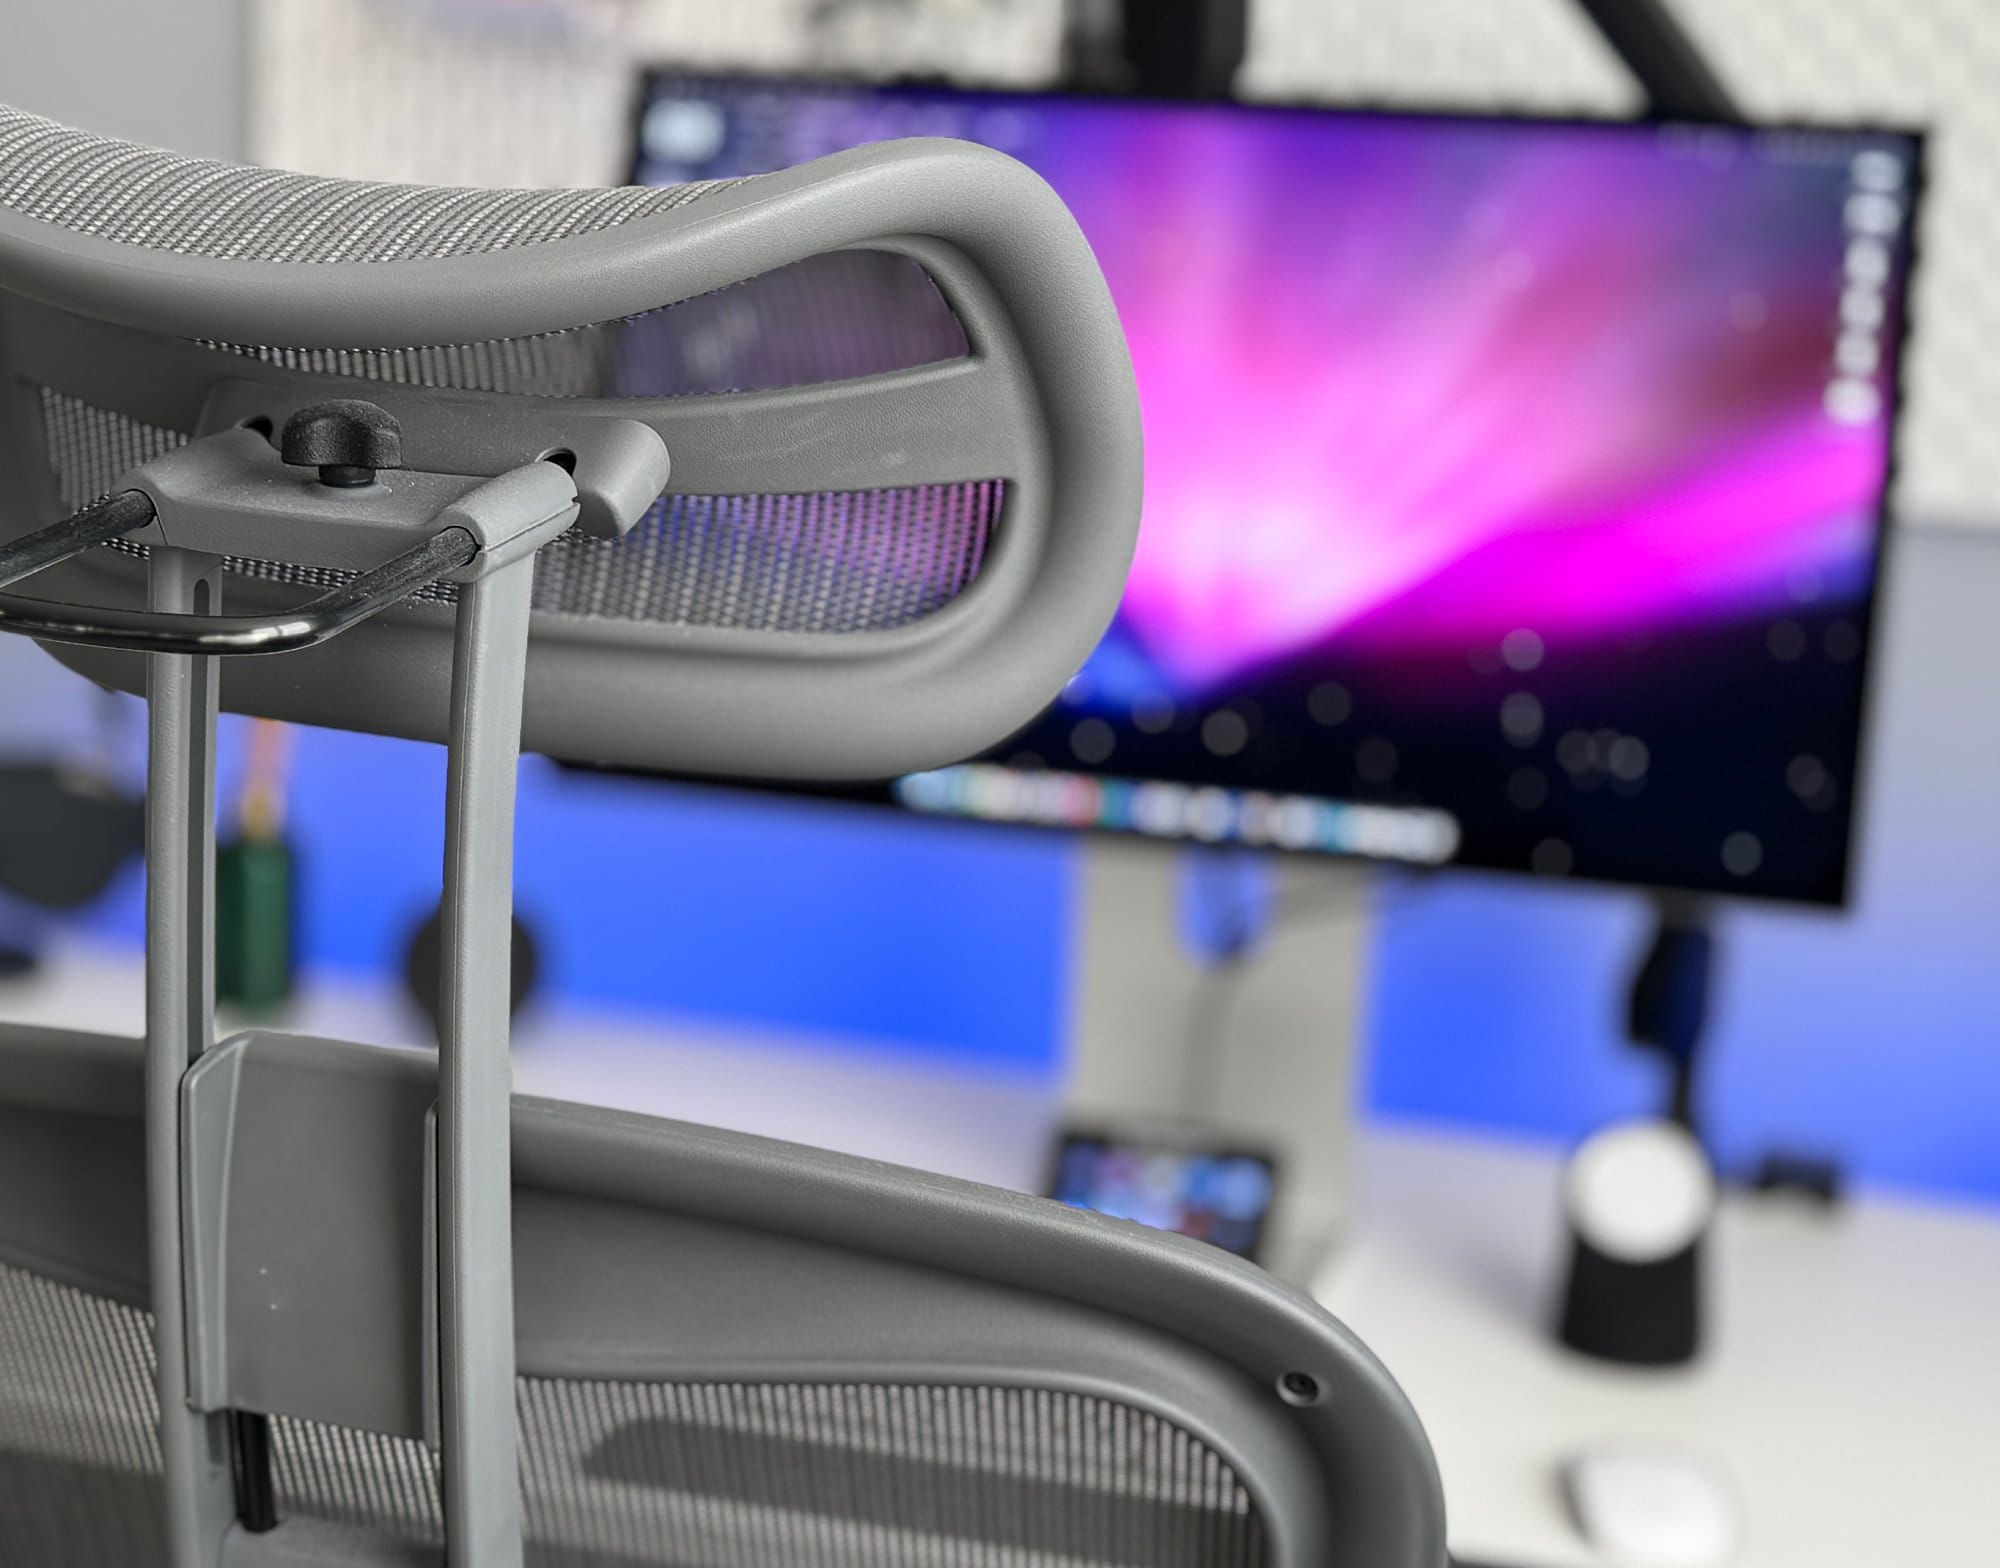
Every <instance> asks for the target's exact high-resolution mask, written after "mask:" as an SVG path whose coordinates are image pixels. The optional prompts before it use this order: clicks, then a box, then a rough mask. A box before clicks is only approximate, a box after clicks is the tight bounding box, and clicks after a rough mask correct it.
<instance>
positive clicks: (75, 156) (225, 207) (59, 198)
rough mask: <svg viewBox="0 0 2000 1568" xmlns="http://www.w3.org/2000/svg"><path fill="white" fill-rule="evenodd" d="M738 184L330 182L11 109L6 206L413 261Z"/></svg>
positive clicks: (575, 226) (179, 247)
mask: <svg viewBox="0 0 2000 1568" xmlns="http://www.w3.org/2000/svg"><path fill="white" fill-rule="evenodd" d="M736 183H739V182H737V181H706V182H702V183H699V184H693V185H677V186H670V187H666V188H663V189H647V188H644V187H637V186H633V187H624V188H613V189H606V190H536V191H521V190H460V189H454V188H452V187H449V186H432V185H378V184H366V183H360V182H355V181H350V180H329V179H320V178H318V177H316V176H313V175H306V174H287V173H285V172H283V171H281V170H275V169H259V168H253V167H248V166H244V165H238V164H229V163H213V162H210V161H208V160H207V159H203V158H184V157H181V156H179V155H178V154H175V153H170V152H162V151H160V150H159V149H157V148H153V147H142V146H139V145H137V144H136V143H133V142H121V141H115V140H112V139H111V138H109V137H103V136H93V135H91V134H89V133H88V132H86V131H78V130H73V129H71V128H70V127H69V126H66V125H59V124H57V123H56V122H55V121H53V120H44V119H42V118H41V117H39V116H37V115H32V114H24V113H22V112H21V111H20V110H18V109H9V108H5V107H0V207H4V208H9V209H11V210H12V211H15V212H18V213H20V214H21V215H22V216H23V217H27V218H33V219H35V220H37V221H39V222H42V223H51V224H56V225H58V226H60V227H62V228H66V229H70V230H73V231H74V232H76V233H79V234H89V235H94V236H96V237H97V238H99V239H107V240H116V241H120V242H122V243H125V244H130V245H145V246H149V247H151V248H153V249H155V250H166V251H174V252H176V253H179V254H181V255H188V256H208V257H214V258H217V259H224V260H235V261H271V262H285V261H290V262H325V261H410V260H420V259H435V258H438V257H443V256H463V255H470V254H474V253H479V252H486V251H496V250H508V249H512V248H513V247H515V246H519V245H535V244H540V243H543V242H545V241H548V240H559V239H565V238H568V237H569V236H572V235H577V234H589V233H592V232H595V231H596V230H599V229H608V228H612V227H615V226H616V225H618V224H621V223H629V222H631V221H632V220H633V219H635V218H646V217H651V216H653V215H655V214H657V213H661V212H668V211H671V210H672V209H674V208H676V207H684V206H686V205H687V204H688V203H690V202H693V201H698V200H700V199H701V198H702V197H703V196H706V195H709V194H710V193H712V192H714V191H717V190H722V189H726V188H727V187H728V186H729V185H732V184H736Z"/></svg>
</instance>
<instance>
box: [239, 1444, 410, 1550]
mask: <svg viewBox="0 0 2000 1568" xmlns="http://www.w3.org/2000/svg"><path fill="white" fill-rule="evenodd" d="M271 1482H272V1489H273V1491H274V1493H275V1494H276V1497H277V1504H278V1517H279V1518H280V1519H292V1518H298V1517H304V1518H309V1519H324V1520H328V1521H330V1522H332V1523H334V1524H345V1525H356V1526H360V1527H362V1528H365V1529H368V1530H370V1531H373V1532H375V1533H378V1534H383V1535H390V1536H394V1537H395V1538H397V1539H398V1540H403V1541H413V1542H416V1543H419V1544H421V1545H425V1546H438V1545H442V1544H443V1542H444V1501H443V1494H442V1491H441V1490H440V1486H439V1480H438V1461H437V1456H436V1455H435V1454H433V1453H432V1452H431V1451H430V1449H428V1448H426V1447H425V1446H424V1445H423V1444H422V1443H420V1442H417V1441H416V1440H415V1439H413V1438H407V1437H391V1436H389V1435H388V1434H387V1433H383V1432H361V1431H357V1430H355V1429H354V1428H353V1427H344V1426H329V1425H327V1424H326V1423H324V1422H321V1421H300V1420H297V1419H295V1418H293V1417H291V1416H273V1417H272V1418H271Z"/></svg>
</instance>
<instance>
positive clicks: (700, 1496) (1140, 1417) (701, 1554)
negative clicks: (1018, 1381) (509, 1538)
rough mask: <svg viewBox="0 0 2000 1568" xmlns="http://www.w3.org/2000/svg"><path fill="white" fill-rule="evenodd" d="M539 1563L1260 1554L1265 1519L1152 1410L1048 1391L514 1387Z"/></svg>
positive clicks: (941, 1566) (1249, 1564) (962, 1564)
mask: <svg viewBox="0 0 2000 1568" xmlns="http://www.w3.org/2000/svg"><path fill="white" fill-rule="evenodd" d="M520 1411H521V1432H522V1458H521V1465H522V1486H523V1502H524V1505H525V1508H526V1517H527V1527H528V1533H529V1536H530V1539H531V1541H532V1543H533V1550H532V1552H531V1560H532V1561H534V1562H536V1563H537V1564H539V1565H542V1568H558V1565H560V1568H584V1565H591V1568H599V1565H610V1564H621V1565H623V1564H634V1565H636V1564H667V1563H673V1564H702V1565H705V1568H706V1565H712V1568H1042V1565H1047V1568H1056V1565H1058V1564H1062V1565H1069V1568H1082V1565H1093V1568H1097V1565H1102V1568H1112V1565H1126V1564H1130V1565H1133V1568H1142V1565H1143V1568H1254V1565H1257V1564H1261V1563H1262V1562H1263V1561H1264V1559H1265V1545H1264V1537H1263V1524H1262V1520H1261V1518H1260V1516H1259V1515H1258V1513H1257V1511H1256V1509H1255V1507H1254V1506H1253V1504H1252V1502H1251V1499H1250V1496H1249V1493H1248V1492H1247V1490H1246V1489H1245V1488H1244V1487H1243V1485H1242V1483H1241V1482H1240V1481H1239V1480H1238V1479H1237V1477H1236V1475H1235V1474H1234V1473H1233V1472H1232V1471H1231V1470H1230V1468H1229V1466H1228V1465H1227V1464H1225V1463H1224V1462H1223V1461H1222V1460H1221V1459H1220V1458H1219V1457H1218V1456H1217V1455H1216V1454H1215V1453H1214V1452H1213V1451H1212V1450H1210V1449H1208V1448H1207V1447H1205V1446H1204V1445H1203V1444H1202V1443H1200V1442H1198V1441H1197V1440H1195V1439H1194V1438H1192V1437H1191V1436H1189V1434H1188V1433H1186V1432H1184V1431H1182V1430H1181V1429H1180V1428H1178V1427H1176V1426H1174V1425H1173V1424H1172V1423H1170V1422H1167V1421H1164V1420H1161V1419H1160V1418H1159V1417H1157V1416H1154V1415H1151V1414H1148V1413H1146V1412H1144V1411H1140V1410H1135V1409H1132V1408H1130V1407H1129V1406H1125V1405H1120V1404H1116V1403H1113V1402H1111V1401H1108V1400H1103V1399H1096V1398H1091V1397H1089V1396H1086V1395H1079V1394H1065V1393H1056V1392H1052V1391H1050V1390H1046V1389H1023V1388H986V1387H957V1386H940V1385H888V1384H879V1383H841V1384H813V1383H628V1382H581V1381H570V1380H559V1379H543V1378H522V1379H521V1380H520Z"/></svg>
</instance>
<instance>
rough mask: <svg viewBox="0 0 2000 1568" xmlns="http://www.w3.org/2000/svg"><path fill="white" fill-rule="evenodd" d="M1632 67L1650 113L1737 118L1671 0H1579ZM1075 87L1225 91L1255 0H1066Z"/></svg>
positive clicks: (1179, 94) (1174, 94)
mask: <svg viewBox="0 0 2000 1568" xmlns="http://www.w3.org/2000/svg"><path fill="white" fill-rule="evenodd" d="M1576 3H1577V5H1578V7H1579V8H1580V9H1581V10H1582V12H1583V14H1584V15H1585V16H1586V17H1587V18H1589V20H1590V23H1591V25H1592V26H1593V27H1595V28H1596V29H1597V31H1598V34H1599V35H1600V36H1601V37H1602V38H1603V39H1604V41H1605V42H1606V43H1607V44H1609V45H1610V46H1611V48H1612V51H1613V52H1614V53H1615V54H1616V55H1617V56H1618V58H1619V60H1620V61H1621V62H1622V63H1623V64H1624V66H1625V69H1626V70H1628V71H1630V72H1631V73H1632V76H1633V78H1634V79H1635V80H1636V81H1637V82H1638V83H1639V86H1640V88H1641V89H1643V90H1644V92H1645V94H1646V104H1647V108H1648V110H1649V112H1651V113H1652V114H1655V115H1658V116H1660V117H1662V118H1665V119H1675V120H1722V121H1731V120H1740V119H1742V118H1743V116H1742V113H1741V111H1740V110H1739V109H1738V108H1737V106H1736V101H1735V99H1734V98H1732V97H1731V96H1730V92H1729V89H1728V88H1727V87H1726V86H1724V85H1723V82H1722V79H1721V77H1719V76H1718V75H1716V73H1715V70H1714V68H1713V67H1712V66H1710V65H1709V63H1708V61H1707V60H1706V59H1704V58H1703V57H1702V53H1701V50H1700V49H1699V48H1698V47H1697V46H1696V44H1695V42H1694V40H1693V39H1692V38H1690V37H1689V36H1688V33H1687V30H1686V29H1685V28H1683V27H1682V26H1681V24H1680V22H1679V21H1678V20H1677V19H1676V18H1675V16H1674V14H1673V12H1672V11H1670V10H1669V9H1668V8H1667V5H1666V0H1576ZM1068 10H1069V19H1068V23H1067V27H1066V39H1065V54H1066V60H1065V67H1066V68H1065V71H1064V76H1065V79H1066V80H1067V81H1069V83H1070V84H1071V85H1072V86H1077V87H1094V88H1099V89H1110V90H1115V91H1125V92H1137V93H1144V94H1147V95H1149V96H1152V97H1161V98H1226V97H1228V96H1230V92H1231V89H1232V87H1233V86H1234V84H1235V79H1236V72H1237V69H1238V67H1240V66H1241V65H1242V63H1243V53H1244V49H1245V47H1246V46H1247V44H1248V42H1249V31H1250V28H1249V17H1250V0H1069V6H1068Z"/></svg>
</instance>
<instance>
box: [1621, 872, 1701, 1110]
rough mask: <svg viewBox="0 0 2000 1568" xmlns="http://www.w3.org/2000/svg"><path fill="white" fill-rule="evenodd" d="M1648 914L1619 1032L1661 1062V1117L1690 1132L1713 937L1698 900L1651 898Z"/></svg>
mask: <svg viewBox="0 0 2000 1568" xmlns="http://www.w3.org/2000/svg"><path fill="white" fill-rule="evenodd" d="M1653 909H1654V924H1653V939H1652V942H1651V944H1650V945H1649V946H1648V947H1647V949H1646V956H1645V957H1644V958H1642V959H1641V960H1640V962H1639V967H1638V968H1637V969H1635V970H1634V971H1633V973H1632V989H1631V995H1630V996H1629V998H1628V999H1627V1002H1626V1010H1625V1032H1626V1033H1627V1034H1628V1035H1629V1036H1630V1037H1631V1039H1632V1041H1633V1043H1634V1044H1635V1045H1639V1046H1642V1047H1644V1048H1645V1049H1647V1050H1651V1051H1657V1052H1658V1053H1659V1054H1660V1056H1662V1057H1663V1058H1665V1060H1666V1064H1667V1072H1668V1086H1669V1087H1668V1092H1667V1104H1666V1116H1667V1118H1668V1120H1670V1121H1674V1122H1678V1123H1679V1124H1680V1125H1681V1126H1683V1127H1685V1128H1687V1129H1688V1131H1690V1132H1693V1131H1695V1130H1696V1129H1695V1124H1694V1083H1695V1055H1696V1048H1697V1047H1698V1046H1699V1045H1700V1044H1701V1035H1702V1028H1703V1026H1704V1025H1705V1024H1706V1023H1707V1022H1708V995H1709V980H1710V977H1711V975H1712V973H1713V971H1714V963H1715V936H1714V932H1713V930H1712V929H1711V927H1710V923H1709V913H1708V906H1707V905H1706V904H1705V903H1703V902H1702V900H1700V899H1699V898H1696V897H1693V896H1691V895H1688V894H1682V893H1656V894H1654V895H1653Z"/></svg>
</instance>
